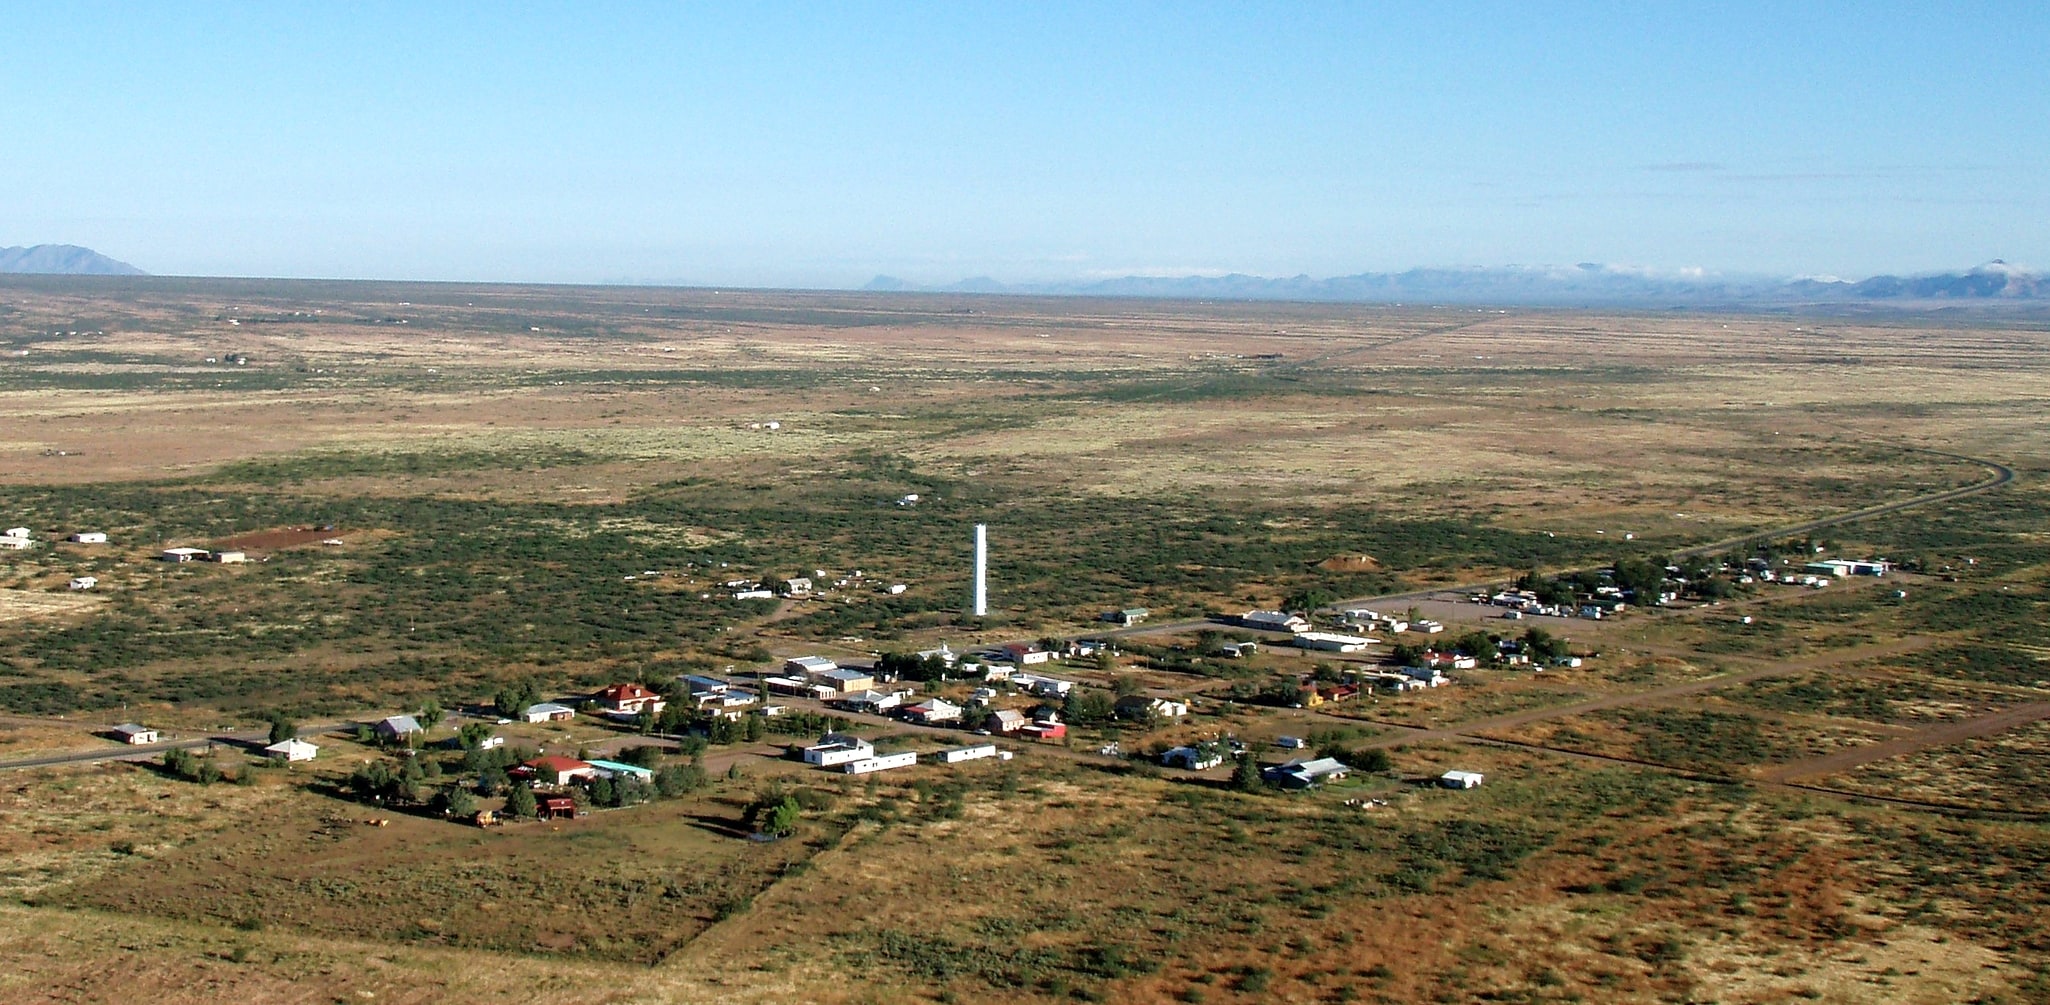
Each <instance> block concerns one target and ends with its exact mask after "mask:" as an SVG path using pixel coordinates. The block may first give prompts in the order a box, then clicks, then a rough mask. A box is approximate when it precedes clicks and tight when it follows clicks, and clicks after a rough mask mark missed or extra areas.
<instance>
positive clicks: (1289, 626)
mask: <svg viewBox="0 0 2050 1005" xmlns="http://www.w3.org/2000/svg"><path fill="white" fill-rule="evenodd" d="M1238 621H1239V624H1240V625H1243V626H1244V627H1247V628H1255V629H1258V630H1260V631H1263V632H1287V633H1288V634H1290V635H1295V634H1299V633H1301V632H1307V631H1309V630H1310V622H1309V619H1307V618H1305V617H1303V616H1302V615H1299V614H1289V613H1288V612H1286V611H1247V612H1246V613H1244V614H1241V615H1239V618H1238Z"/></svg>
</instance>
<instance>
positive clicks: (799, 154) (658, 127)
mask: <svg viewBox="0 0 2050 1005" xmlns="http://www.w3.org/2000/svg"><path fill="white" fill-rule="evenodd" d="M11 21H12V23H11V24H10V32H9V33H8V35H7V37H6V38H4V39H0V82H4V84H5V87H6V90H7V93H8V94H9V95H10V97H11V99H12V100H10V101H9V102H8V103H7V104H6V106H5V107H0V130H4V131H5V133H6V134H7V135H8V136H9V138H10V140H11V141H12V142H11V143H10V152H11V153H12V154H13V155H14V156H12V157H10V158H8V159H7V161H6V162H5V163H0V245H33V244H40V243H53V244H77V245H82V246H86V247H91V248H93V249H95V250H97V251H100V252H102V253H104V254H106V255H109V256H111V257H114V258H118V259H121V260H124V261H127V262H130V263H132V264H134V265H136V266H138V267H140V268H142V269H144V270H146V271H149V272H152V273H156V274H167V275H230V276H277V277H304V278H364V279H394V280H407V279H417V280H451V281H505V282H529V281H531V282H573V283H616V282H631V283H657V284H679V285H706V286H753V287H783V288H807V287H809V288H849V287H858V286H860V285H862V284H864V283H867V282H868V281H869V280H871V279H872V278H874V277H876V276H878V275H889V276H894V277H898V278H901V279H904V280H906V281H908V282H911V283H915V284H921V285H943V284H948V283H953V282H956V281H959V280H962V279H965V278H969V277H977V276H989V277H992V278H995V279H997V280H999V281H1001V282H1004V283H1009V284H1032V283H1046V282H1078V281H1086V280H1088V279H1091V278H1113V277H1123V276H1135V275H1136V276H1177V275H1221V274H1226V273H1243V274H1248V275H1256V276H1266V277H1288V276H1295V275H1309V276H1313V277H1319V278H1323V277H1333V276H1345V275H1352V274H1356V273H1361V272H1399V271H1403V270H1406V269H1411V268H1417V267H1445V268H1461V267H1499V266H1507V265H1513V264H1519V263H1520V264H1524V265H1530V266H1565V265H1571V264H1573V263H1578V262H1598V263H1603V264H1607V265H1617V266H1628V267H1633V268H1642V269H1646V270H1650V271H1652V272H1655V273H1659V274H1679V273H1681V272H1682V271H1684V270H1688V269H1700V270H1705V271H1707V272H1711V273H1719V274H1725V275H1731V276H1752V275H1755V276H1796V275H1828V276H1841V277H1844V278H1852V279H1855V278H1861V277H1865V276H1871V275H1875V274H1917V273H1929V272H1937V271H1948V270H1957V269H1964V268H1969V267H1971V266H1974V265H1978V264H1981V263H1984V262H1986V261H1989V260H1992V259H1996V258H1998V259H2005V260H2007V261H2009V262H2014V263H2017V264H2021V265H2034V266H2043V265H2046V264H2050V236H2046V235H2045V234H2044V232H2043V230H2042V228H2041V227H2040V225H2039V222H2040V221H2041V220H2042V219H2045V218H2050V184H2046V182H2050V132H2046V131H2045V130H2043V129H2042V128H2041V127H2040V123H2041V122H2043V121H2045V120H2046V119H2050V65H2046V62H2045V61H2043V60H2042V59H2041V58H2040V53H2039V52H2038V49H2039V45H2038V43H2037V42H2036V40H2037V39H2040V38H2041V37H2043V36H2044V35H2045V34H2046V32H2045V29H2050V12H2046V11H2045V10H2043V9H2041V8H2038V7H2033V6H2025V5H2013V6H2009V7H1998V6H1996V7H1994V8H1992V9H1990V10H1982V11H1981V12H1980V16H1978V17H1973V18H1966V17H1960V16H1955V15H1953V16H1947V17H1945V16H1935V17H1932V16H1931V15H1929V14H1928V13H1927V12H1924V11H1918V10H1909V9H1905V8H1870V7H1862V6H1861V7H1855V8H1852V7H1846V8H1841V9H1834V10H1832V9H1809V10H1801V11H1795V12H1792V13H1788V12H1786V11H1785V10H1783V9H1781V8H1778V7H1768V6H1765V5H1762V4H1761V5H1750V6H1740V7H1736V8H1730V9H1724V10H1718V11H1716V12H1713V13H1707V12H1695V11H1661V10H1653V11H1637V10H1619V9H1613V8H1606V7H1599V6H1591V5H1580V6H1571V7H1567V8H1563V9H1550V10H1545V11H1530V10H1526V9H1524V8H1522V7H1519V6H1512V5H1496V6H1484V7H1466V8H1458V9H1446V10H1407V9H1392V10H1390V9H1378V8H1352V7H1297V6H1290V7H1278V6H1277V7H1247V8H1235V7H1198V8H1168V7H1134V8H1125V9H1119V10H1114V11H1109V12H1104V11H1099V10H1096V9H1095V8H1091V7H1086V6H1081V5H1074V6H1068V5H1059V6H1043V7H1034V8H1030V9H1022V10H1012V9H995V8H981V9H963V8H959V7H952V6H931V7H882V6H865V5H854V6H847V7H840V8H833V9H825V10H818V9H810V8H800V7H768V8H754V9H750V10H747V11H742V12H729V11H724V10H709V9H704V10H700V9H690V10H671V9H667V8H659V7H624V8H608V9H605V10H603V11H602V12H599V13H595V14H594V13H591V12H586V11H582V10H575V9H571V8H544V9H540V10H522V11H513V12H491V13H490V14H481V13H478V12H475V11H469V10H455V11H431V10H430V11H420V10H416V9H414V8H410V7H399V6H396V5H392V6H373V7H367V8H351V9H348V10H340V9H336V10H327V9H322V8H301V9H296V10H289V11H286V12H282V13H280V12H274V11H272V10H270V9H267V8H254V7H250V8H240V7H230V8H218V7H201V6H191V7H163V8H151V9H147V10H141V11H136V10H93V9H73V8H62V9H58V8H52V9H36V10H25V11H17V12H15V13H14V15H13V18H12V19H11Z"/></svg>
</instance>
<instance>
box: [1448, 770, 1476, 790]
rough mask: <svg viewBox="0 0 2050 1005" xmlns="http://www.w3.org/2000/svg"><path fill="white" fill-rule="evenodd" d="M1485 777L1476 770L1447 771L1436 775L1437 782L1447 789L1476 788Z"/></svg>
mask: <svg viewBox="0 0 2050 1005" xmlns="http://www.w3.org/2000/svg"><path fill="white" fill-rule="evenodd" d="M1485 777H1486V776H1484V775H1482V774H1481V773H1480V772H1478V771H1447V772H1445V773H1444V774H1442V775H1439V776H1438V784H1439V785H1441V786H1444V787H1445V788H1448V789H1477V788H1480V785H1481V781H1482V780H1483V779H1484V778H1485Z"/></svg>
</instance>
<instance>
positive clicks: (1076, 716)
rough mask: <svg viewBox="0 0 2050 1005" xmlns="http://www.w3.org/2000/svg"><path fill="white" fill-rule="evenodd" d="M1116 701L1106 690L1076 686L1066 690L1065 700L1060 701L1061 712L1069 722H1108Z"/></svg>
mask: <svg viewBox="0 0 2050 1005" xmlns="http://www.w3.org/2000/svg"><path fill="white" fill-rule="evenodd" d="M1116 709H1117V702H1116V700H1115V699H1113V698H1111V696H1110V695H1109V694H1108V693H1107V692H1103V691H1098V690H1096V689H1094V688H1082V687H1078V688H1075V689H1074V690H1072V691H1069V692H1068V697H1067V700H1066V701H1064V702H1062V703H1061V714H1062V715H1063V716H1065V717H1066V718H1067V720H1068V721H1069V722H1079V723H1098V722H1109V721H1110V717H1111V715H1112V713H1113V712H1115V711H1116Z"/></svg>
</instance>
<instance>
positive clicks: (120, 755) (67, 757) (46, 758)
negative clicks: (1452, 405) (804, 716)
mask: <svg viewBox="0 0 2050 1005" xmlns="http://www.w3.org/2000/svg"><path fill="white" fill-rule="evenodd" d="M37 721H38V722H41V723H43V724H45V725H47V724H51V723H64V724H66V725H72V726H84V727H85V728H88V729H93V728H103V727H92V726H90V725H88V724H84V723H72V722H67V721H66V720H61V719H42V720H37ZM354 725H355V721H354V720H349V721H336V722H319V723H311V724H308V725H305V726H301V727H299V735H300V736H302V737H313V736H319V735H321V734H323V733H331V732H334V731H335V730H337V729H342V728H345V727H352V726H354ZM269 742H270V729H269V727H265V728H263V729H256V730H250V731H248V732H241V733H213V734H210V735H207V736H194V737H188V738H186V739H183V740H165V741H163V742H161V743H143V744H134V745H130V744H122V745H119V746H109V747H104V748H99V749H94V750H73V751H66V752H63V753H58V754H41V755H38V756H36V757H23V758H18V759H16V760H12V761H0V771H6V770H9V769H13V768H48V767H54V766H56V765H60V764H94V763H97V762H100V761H147V760H151V759H153V758H155V757H158V756H160V755H162V754H163V753H164V752H165V751H168V750H197V749H199V748H201V747H207V746H212V745H214V744H222V745H224V746H247V745H250V744H256V745H259V746H260V745H262V744H266V743H269Z"/></svg>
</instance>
